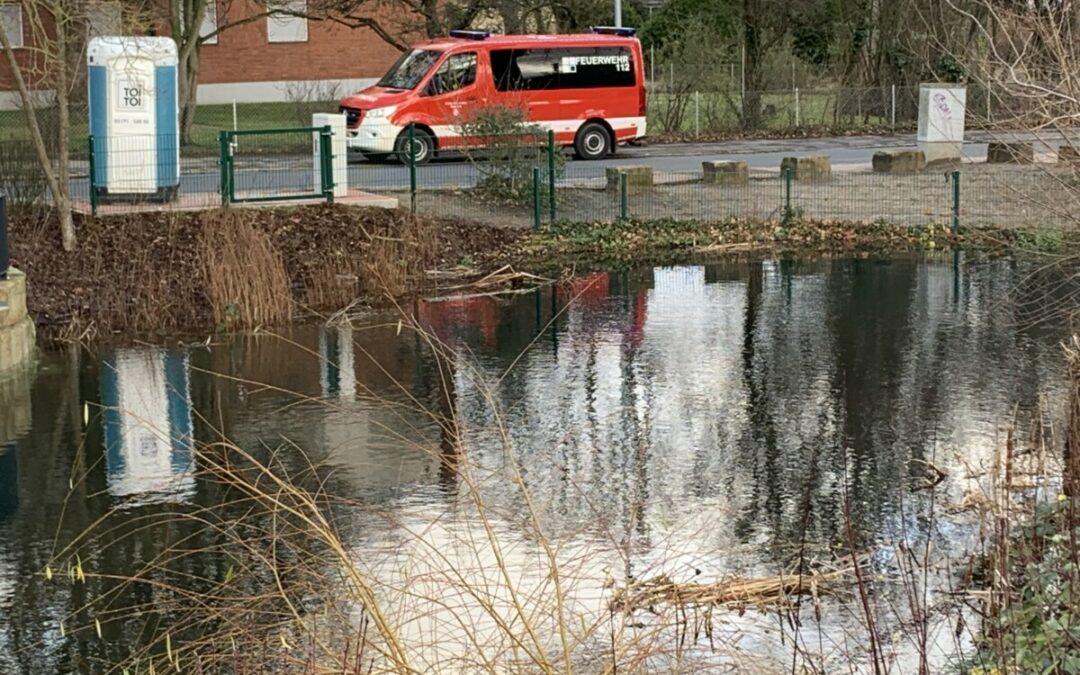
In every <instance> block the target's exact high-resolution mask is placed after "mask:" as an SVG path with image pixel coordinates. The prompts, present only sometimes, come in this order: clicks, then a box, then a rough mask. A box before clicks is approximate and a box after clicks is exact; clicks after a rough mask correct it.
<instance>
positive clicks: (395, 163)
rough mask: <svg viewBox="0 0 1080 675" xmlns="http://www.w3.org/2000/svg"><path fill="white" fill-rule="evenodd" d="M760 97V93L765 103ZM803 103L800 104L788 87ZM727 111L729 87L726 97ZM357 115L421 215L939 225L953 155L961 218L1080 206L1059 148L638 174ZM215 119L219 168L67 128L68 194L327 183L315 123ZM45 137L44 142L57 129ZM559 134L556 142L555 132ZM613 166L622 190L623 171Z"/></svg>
mask: <svg viewBox="0 0 1080 675" xmlns="http://www.w3.org/2000/svg"><path fill="white" fill-rule="evenodd" d="M983 93H985V92H983ZM785 95H786V94H785ZM801 95H802V92H801V91H800V96H801ZM980 95H982V94H980V93H979V92H978V91H977V90H976V91H975V93H974V95H973V98H971V99H969V100H970V101H971V102H974V103H976V104H979V101H983V102H984V103H985V100H987V99H985V98H984V99H979V98H978V96H980ZM718 96H719V95H718ZM777 96H779V94H777ZM915 97H917V90H915V89H910V90H907V91H902V90H900V89H899V88H897V93H896V100H897V101H898V103H897V104H896V106H897V109H899V108H900V107H903V108H904V109H905V110H909V111H911V114H912V115H914V111H915V108H916V105H915ZM658 99H659V96H658V95H654V96H653V100H654V102H655V101H657V100H658ZM771 100H772V99H767V98H765V99H762V102H763V103H764V104H765V106H766V107H767V106H768V105H769V104H770V101H771ZM775 100H776V101H780V100H781V99H779V98H778V99H775ZM809 100H810V99H807V101H809ZM819 101H824V103H822V104H821V105H820V106H818V111H819V113H820V114H821V115H823V116H826V117H827V116H829V115H835V114H836V112H835V110H836V109H837V107H839V108H842V109H844V110H849V111H850V110H853V111H855V112H854V114H855V115H856V116H858V115H862V116H866V115H874V116H878V117H880V116H881V115H882V114H883V111H885V113H887V114H888V115H890V116H891V115H892V114H893V88H891V87H890V88H887V89H883V90H860V92H859V95H858V96H857V97H854V98H846V99H845V98H844V96H843V92H840V91H833V92H832V93H828V92H826V93H823V94H822V95H821V98H820V99H819ZM899 101H906V103H903V104H902V105H901V103H899ZM886 102H887V103H888V105H887V106H886ZM660 104H662V101H661V103H660ZM716 105H720V104H719V103H717V104H716ZM724 105H728V104H727V103H725V104H724ZM777 105H778V104H777ZM784 105H785V106H786V105H787V104H784ZM803 105H809V104H808V103H807V104H804V103H802V102H800V106H803ZM779 107H780V108H783V109H784V110H788V107H784V106H779ZM738 110H739V106H738V102H736V104H735V105H734V106H732V107H731V111H734V112H738ZM813 110H814V107H813V106H810V107H806V108H802V107H800V112H799V115H800V122H804V123H809V121H808V120H810V119H813V115H812V111H813ZM789 112H792V111H790V110H789ZM785 114H786V113H785ZM792 114H793V113H792ZM845 114H846V113H845ZM905 114H906V113H905ZM12 115H18V116H20V120H21V119H22V118H21V116H22V112H21V111H11V112H5V113H0V119H2V120H7V122H5V123H0V148H2V151H0V189H4V190H5V191H6V192H7V194H8V198H9V202H10V203H11V204H12V205H13V206H18V205H21V204H36V203H48V202H49V201H50V199H51V197H50V195H49V191H48V188H47V184H46V181H45V179H44V176H43V171H42V169H41V167H40V163H39V162H38V161H37V152H36V149H35V147H34V144H33V142H32V141H31V139H30V137H29V136H28V134H27V132H26V130H25V128H23V127H18V126H15V125H12V124H11V123H10V119H9V118H10V117H11V116H12ZM806 115H810V117H805V116H806ZM732 119H734V118H732ZM729 121H730V120H729ZM725 123H727V122H725ZM79 124H81V122H79ZM363 124H364V125H365V127H364V129H365V130H366V131H367V132H369V134H370V137H371V138H373V139H375V142H376V144H375V145H374V146H371V147H363V143H358V142H357V140H358V139H357V137H356V136H354V135H353V133H354V132H350V134H349V136H350V139H351V140H352V144H353V145H354V146H357V145H359V146H360V147H353V148H352V149H351V150H350V151H349V152H348V153H347V154H348V165H347V169H346V170H345V175H346V180H347V187H348V194H349V196H350V198H352V199H353V200H354V201H353V202H352V203H359V204H365V203H368V202H365V201H364V196H365V195H366V196H374V197H380V198H383V200H382V202H381V203H382V204H384V205H385V204H387V203H388V202H387V200H386V199H385V198H392V199H396V200H397V203H398V205H400V206H401V207H404V208H413V209H415V211H416V212H417V213H419V214H421V215H426V216H433V217H453V218H458V219H463V220H474V221H481V222H486V223H491V224H496V225H506V226H512V227H530V226H533V225H535V224H537V223H538V222H539V223H549V222H554V221H561V222H571V221H573V222H610V221H612V220H614V219H617V218H622V217H626V218H633V219H638V220H649V221H661V220H671V219H675V220H698V221H716V220H723V219H727V218H747V219H755V220H782V219H784V218H785V216H787V217H792V216H794V217H799V218H805V219H815V220H842V221H862V222H874V221H881V222H887V223H890V224H899V225H910V226H915V227H920V226H926V225H930V224H935V225H947V224H949V223H950V222H951V220H952V217H953V209H954V208H955V207H956V206H957V204H955V203H954V193H953V189H954V186H953V184H952V180H953V179H952V178H951V175H952V172H953V171H954V170H959V172H960V193H959V194H960V200H959V204H958V206H959V220H960V223H961V225H962V226H968V227H978V226H999V227H1047V226H1050V227H1056V226H1061V227H1066V226H1075V225H1076V224H1077V222H1076V215H1075V214H1076V213H1078V212H1080V209H1078V208H1077V207H1078V206H1080V204H1078V203H1077V202H1078V197H1080V179H1078V176H1077V167H1078V166H1080V165H1078V164H1076V163H1070V162H1069V161H1067V160H1066V159H1065V154H1064V153H1063V154H1062V159H1061V160H1060V161H1059V162H1058V163H1056V164H1053V163H1051V164H1041V163H1040V164H1034V165H1026V166H1021V165H1015V164H985V163H978V164H974V163H964V164H961V165H959V166H958V167H947V168H941V169H928V170H925V171H922V172H918V173H910V174H900V173H875V172H872V171H871V170H870V168H869V165H868V164H863V165H855V164H848V165H844V164H838V165H836V166H834V167H833V168H832V171H831V173H830V174H829V175H828V177H827V178H822V177H819V178H817V179H813V180H811V179H806V178H804V177H799V176H795V177H793V179H792V180H791V181H790V184H789V183H788V182H786V181H785V178H784V174H783V173H782V172H781V170H780V167H779V166H774V167H768V166H764V165H762V164H760V163H758V164H753V163H752V166H750V168H749V169H743V173H741V174H739V175H738V176H735V177H730V176H721V177H719V178H718V177H717V176H715V175H712V174H711V173H710V171H708V170H707V168H708V167H707V166H706V165H707V164H709V163H710V162H711V161H712V158H710V157H701V158H700V161H699V160H698V159H697V158H695V159H693V160H690V161H686V160H685V159H684V160H682V164H683V166H681V167H679V168H678V169H677V170H670V169H658V168H653V169H646V170H645V171H644V172H643V173H635V171H637V170H636V169H634V168H632V167H629V166H628V165H630V164H634V163H635V162H641V161H642V160H640V159H624V158H623V157H622V156H621V155H619V154H616V155H615V156H614V157H612V158H610V159H608V160H607V161H603V162H582V161H574V160H572V159H570V149H569V148H563V147H556V148H555V149H554V151H551V150H550V149H549V145H548V143H549V140H548V137H547V134H539V133H528V134H522V133H517V134H513V135H510V136H508V137H504V138H497V139H496V140H492V137H491V136H490V135H489V136H486V137H484V138H482V139H477V138H471V137H468V136H466V135H465V134H462V133H457V134H455V133H452V132H445V130H444V132H441V133H440V135H439V137H438V138H431V137H429V138H428V140H431V141H434V142H435V143H436V145H435V146H433V147H432V148H431V149H432V150H437V151H438V153H437V155H436V156H434V157H433V158H432V157H431V155H430V154H429V155H428V157H426V158H425V159H431V161H429V162H424V163H420V162H417V163H416V165H415V166H413V162H412V161H411V160H410V154H409V152H408V150H409V147H410V146H409V144H408V142H407V140H404V141H403V139H405V131H403V130H402V129H401V128H400V127H392V126H390V125H385V124H383V125H379V124H377V123H376V124H373V123H372V122H371V121H366V120H365V121H364V122H363ZM356 131H359V130H356ZM226 133H227V135H228V136H229V138H230V143H231V145H230V147H229V148H228V151H229V152H230V153H231V154H230V155H229V157H228V162H229V165H230V167H231V173H229V176H231V178H230V177H226V172H225V171H223V166H224V164H223V161H224V160H223V155H222V146H221V143H220V132H219V139H218V140H219V142H218V143H216V144H213V145H210V144H206V143H200V144H197V145H183V144H181V139H179V138H177V137H176V136H175V135H162V134H157V135H148V136H146V137H138V136H134V137H131V136H129V137H125V138H116V137H114V138H111V139H107V140H102V139H95V141H94V142H93V143H88V142H87V141H86V138H87V137H86V136H82V137H81V138H74V139H73V141H72V148H71V153H70V159H69V168H70V176H71V180H70V193H71V196H72V199H73V202H74V204H75V207H76V208H77V209H79V210H85V211H90V210H91V209H92V207H93V206H95V202H96V206H97V208H98V212H99V213H114V212H123V211H126V210H132V209H133V208H135V207H134V205H133V202H144V204H143V207H145V206H146V204H149V205H150V208H156V209H168V208H183V209H187V208H208V207H214V206H218V205H221V204H222V203H224V202H228V201H232V200H238V201H244V200H251V201H272V200H283V199H289V198H306V199H320V198H323V197H325V187H326V186H325V185H324V184H322V183H321V180H322V173H323V172H325V168H324V167H321V166H320V163H319V160H318V159H317V158H316V152H315V149H316V146H317V145H318V130H317V129H314V128H311V127H296V128H282V129H270V130H257V131H256V130H243V129H241V130H239V131H233V130H228V131H227V132H226ZM425 133H426V132H423V131H422V130H421V134H419V135H417V137H416V138H414V143H416V142H418V140H419V141H423V139H424V134H425ZM50 139H51V140H50V143H53V142H54V139H53V137H50ZM203 140H204V141H205V140H206V139H203ZM559 140H560V141H561V142H562V143H565V142H566V138H565V137H562V138H560V139H559ZM178 146H180V147H179V151H178V154H179V160H178V162H177V163H175V164H174V163H171V162H172V160H169V159H166V158H168V157H172V156H173V155H174V154H175V153H176V151H177V147H178ZM478 146H485V147H484V148H479V147H478ZM49 147H50V149H53V150H54V149H55V148H54V147H53V146H52V145H50V146H49ZM91 148H92V150H93V154H92V155H91ZM335 152H337V150H335ZM772 154H773V155H778V153H772ZM729 159H737V157H734V156H733V157H729ZM769 161H772V160H769ZM694 163H696V164H697V166H694ZM92 167H93V171H94V173H95V177H94V180H93V186H94V189H93V190H91V179H90V173H91V168H92ZM534 171H535V172H536V173H535V182H534ZM624 173H625V174H626V189H625V195H624V191H623V188H622V184H621V181H622V180H623V179H622V178H621V175H622V174H624ZM646 174H647V177H646ZM389 203H392V201H391V202H389Z"/></svg>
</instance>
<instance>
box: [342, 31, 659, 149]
mask: <svg viewBox="0 0 1080 675" xmlns="http://www.w3.org/2000/svg"><path fill="white" fill-rule="evenodd" d="M485 108H505V109H513V110H520V111H521V113H522V115H521V118H523V119H524V120H525V122H526V123H527V124H528V125H529V126H531V127H535V128H537V129H542V130H544V131H547V130H549V129H550V130H553V131H554V132H555V140H556V142H557V143H558V144H560V145H562V146H568V147H572V148H573V149H574V152H575V154H576V155H577V156H578V157H579V158H581V159H601V158H603V157H607V156H608V155H611V154H612V153H613V152H614V151H615V148H616V146H618V145H620V144H624V143H627V142H629V141H633V140H636V139H639V138H641V137H643V136H644V135H645V77H644V68H643V65H642V60H641V44H640V43H639V42H638V40H637V38H635V37H634V30H633V29H632V28H594V29H593V32H592V33H590V34H583V35H492V34H490V33H487V32H482V31H451V32H450V37H449V38H446V39H439V40H430V41H427V42H423V43H420V44H418V45H416V46H415V47H414V48H413V49H411V50H410V51H408V52H407V53H405V54H403V55H402V57H401V58H400V59H399V60H398V62H397V63H395V64H394V65H393V67H391V68H390V70H389V72H387V73H386V75H385V76H384V77H383V78H382V79H381V80H379V82H378V83H377V84H375V85H374V86H372V87H369V88H367V89H364V90H363V91H361V92H358V93H356V94H353V95H352V96H348V97H346V98H345V99H344V100H343V101H342V102H341V112H342V113H344V114H345V116H346V119H347V124H348V135H349V147H350V148H353V149H356V150H359V151H361V152H362V153H363V154H364V155H366V156H368V157H369V158H371V159H375V160H380V159H386V158H388V157H391V156H396V157H398V158H400V159H404V158H407V157H408V150H409V127H410V126H411V127H412V137H413V139H414V140H413V143H414V145H413V147H414V152H415V157H416V161H417V162H418V163H423V162H427V161H428V160H430V159H431V158H432V157H433V156H435V155H436V154H437V153H439V152H443V151H448V150H461V149H466V148H469V147H475V145H476V144H477V140H476V138H475V137H470V136H469V134H467V133H464V131H465V130H466V129H467V128H468V124H469V120H472V119H475V118H476V117H477V114H478V113H479V112H480V111H482V110H483V109H485Z"/></svg>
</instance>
